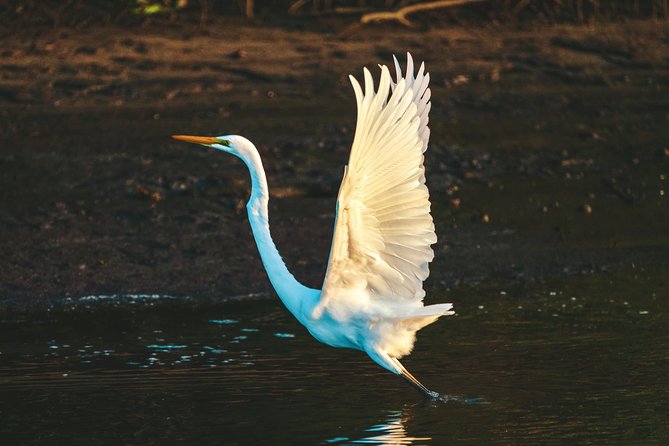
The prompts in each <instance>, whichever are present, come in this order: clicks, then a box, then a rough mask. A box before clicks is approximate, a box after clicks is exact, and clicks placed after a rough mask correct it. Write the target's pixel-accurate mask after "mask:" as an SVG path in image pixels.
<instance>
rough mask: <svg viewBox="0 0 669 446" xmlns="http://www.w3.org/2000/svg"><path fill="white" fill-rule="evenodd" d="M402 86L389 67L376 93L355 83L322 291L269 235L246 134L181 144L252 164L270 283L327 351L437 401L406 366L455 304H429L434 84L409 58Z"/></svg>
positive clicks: (257, 167)
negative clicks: (346, 355)
mask: <svg viewBox="0 0 669 446" xmlns="http://www.w3.org/2000/svg"><path fill="white" fill-rule="evenodd" d="M393 59H394V62H395V69H396V71H397V80H396V82H393V81H392V79H391V75H390V72H389V70H388V68H387V67H386V66H385V65H384V66H381V80H380V83H379V86H378V89H377V90H376V91H374V81H373V79H372V75H371V74H370V72H369V70H367V69H366V68H365V69H364V79H365V80H364V84H365V91H364V93H363V91H362V88H361V87H360V84H359V83H358V81H357V80H356V79H355V78H354V77H353V76H349V77H350V79H351V83H352V84H353V90H354V91H355V96H356V100H357V105H358V117H357V125H356V130H355V137H354V139H353V146H352V148H351V154H350V158H349V163H348V166H346V167H345V168H344V176H343V179H342V183H341V186H340V189H339V195H338V197H337V215H336V219H335V229H334V236H333V240H332V247H331V250H330V259H329V261H328V266H327V272H326V274H325V281H324V283H323V288H322V289H321V290H315V289H311V288H308V287H306V286H304V285H302V284H301V283H299V282H298V281H297V280H296V279H295V278H294V277H293V275H292V274H291V273H290V272H289V271H288V269H287V268H286V265H285V263H284V262H283V260H282V258H281V256H280V255H279V252H278V251H277V249H276V246H275V245H274V242H273V241H272V237H271V235H270V231H269V216H268V212H267V203H268V200H269V191H268V188H267V179H266V177H265V171H264V169H263V166H262V162H261V160H260V155H259V153H258V150H257V149H256V147H255V146H254V145H253V143H251V141H249V140H248V139H246V138H244V137H242V136H238V135H226V136H215V137H203V136H186V135H174V136H173V138H174V139H177V140H181V141H186V142H191V143H197V144H201V145H204V146H208V147H212V148H214V149H218V150H221V151H223V152H227V153H231V154H233V155H235V156H237V157H239V158H241V160H242V161H244V163H245V164H246V166H247V167H248V169H249V173H250V176H251V185H252V187H251V197H250V199H249V201H248V203H247V205H246V208H247V211H248V218H249V223H250V224H251V228H252V231H253V235H254V238H255V241H256V243H257V245H258V251H259V252H260V257H261V258H262V262H263V265H264V266H265V269H266V271H267V275H268V276H269V279H270V281H271V283H272V286H273V287H274V289H275V290H276V293H277V294H278V296H279V298H280V299H281V300H282V301H283V303H284V304H285V306H286V308H288V310H289V311H290V312H291V313H292V314H293V316H295V318H297V320H298V321H300V322H301V323H302V325H304V326H305V327H306V328H307V330H309V332H310V333H311V334H312V335H313V336H314V337H315V338H316V339H317V340H319V341H320V342H323V343H325V344H327V345H330V346H332V347H343V348H352V349H357V350H362V351H364V352H366V353H367V354H368V355H369V357H370V358H372V360H374V361H375V362H376V363H377V364H379V365H380V366H381V367H384V368H385V369H387V370H389V371H391V372H393V373H395V374H398V375H400V376H402V377H404V378H406V379H407V380H408V381H409V382H410V383H411V384H412V385H413V386H414V387H415V388H416V389H418V390H419V391H421V392H422V393H423V394H424V395H425V396H427V397H429V398H431V399H437V398H439V394H438V393H437V392H433V391H431V390H429V389H427V388H426V387H425V386H424V385H423V384H421V383H420V382H419V381H418V380H417V379H416V378H414V377H413V375H411V373H409V371H408V370H407V369H406V368H405V367H404V366H403V365H402V364H401V363H400V362H399V358H401V357H403V356H405V355H407V354H409V353H410V352H411V350H412V348H413V345H414V343H415V341H416V332H417V331H418V330H420V329H421V328H423V327H425V326H426V325H428V324H431V323H432V322H434V321H436V320H437V318H439V317H440V316H444V315H450V314H453V311H451V308H452V304H449V303H442V304H436V305H428V306H424V305H423V297H424V296H425V291H423V281H424V280H425V279H426V278H427V277H428V275H429V269H428V263H429V262H430V261H432V259H433V257H434V253H433V251H432V248H431V247H430V245H432V244H434V243H435V242H436V241H437V237H436V234H435V230H434V223H433V221H432V216H431V215H430V200H429V192H428V189H427V186H426V185H425V168H424V166H423V153H424V152H425V150H426V149H427V143H428V139H429V136H430V130H429V128H428V126H427V124H428V113H429V111H430V89H429V88H428V83H429V80H430V75H429V74H428V73H426V72H425V64H421V66H420V68H419V70H418V73H417V74H416V75H415V77H414V65H413V60H412V58H411V55H410V54H408V53H407V69H406V72H405V73H402V70H401V68H400V65H399V63H398V62H397V59H396V58H395V57H394V56H393Z"/></svg>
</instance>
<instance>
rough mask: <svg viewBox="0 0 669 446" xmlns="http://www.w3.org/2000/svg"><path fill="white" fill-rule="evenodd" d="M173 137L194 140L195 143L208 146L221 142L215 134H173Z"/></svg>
mask: <svg viewBox="0 0 669 446" xmlns="http://www.w3.org/2000/svg"><path fill="white" fill-rule="evenodd" d="M172 138H174V139H176V140H178V141H186V142H192V143H193V144H204V145H206V146H208V145H211V144H219V143H220V141H219V140H218V138H215V137H213V136H189V135H172Z"/></svg>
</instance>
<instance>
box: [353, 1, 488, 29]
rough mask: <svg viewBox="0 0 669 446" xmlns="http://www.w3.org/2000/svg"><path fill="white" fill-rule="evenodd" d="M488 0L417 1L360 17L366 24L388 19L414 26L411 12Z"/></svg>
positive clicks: (363, 23) (361, 22) (362, 22)
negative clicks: (409, 16)
mask: <svg viewBox="0 0 669 446" xmlns="http://www.w3.org/2000/svg"><path fill="white" fill-rule="evenodd" d="M486 1H488V0H436V1H432V2H428V3H417V4H415V5H410V6H405V7H403V8H400V9H398V10H397V11H380V12H370V13H368V14H364V15H363V16H362V17H360V24H361V25H365V24H367V23H370V22H383V21H387V20H394V21H397V22H400V23H401V24H402V25H404V26H409V27H411V26H413V23H412V22H411V21H410V20H409V19H407V16H408V15H410V14H415V13H417V12H421V11H429V10H432V9H438V8H450V7H453V6H459V5H464V4H467V3H483V2H486Z"/></svg>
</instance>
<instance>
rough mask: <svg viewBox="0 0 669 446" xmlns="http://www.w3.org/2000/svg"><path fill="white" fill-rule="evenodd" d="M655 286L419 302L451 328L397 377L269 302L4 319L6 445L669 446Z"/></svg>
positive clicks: (0, 403)
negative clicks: (413, 380)
mask: <svg viewBox="0 0 669 446" xmlns="http://www.w3.org/2000/svg"><path fill="white" fill-rule="evenodd" d="M668 291H669V286H668V284H667V278H666V275H664V274H663V272H662V271H657V272H653V271H647V270H641V269H633V268H628V269H624V270H618V271H615V272H608V273H597V274H591V275H584V276H574V277H568V278H563V279H560V280H557V279H556V280H554V281H552V282H550V281H549V282H544V281H540V282H532V283H526V284H522V285H519V284H517V283H495V284H485V285H477V286H466V287H460V288H454V289H451V290H439V289H434V290H432V291H429V290H428V299H429V300H430V302H437V301H452V302H454V304H455V305H456V310H457V314H456V315H455V316H452V317H449V318H443V319H442V320H440V321H439V322H437V323H435V324H433V325H432V326H429V327H428V328H426V329H424V330H422V331H421V332H420V333H419V338H418V342H417V344H416V349H415V351H414V353H413V354H412V355H411V356H410V357H408V358H405V360H404V361H403V362H404V364H405V365H406V366H407V368H408V369H409V370H410V371H412V373H413V374H414V375H415V376H416V377H418V378H419V379H420V380H421V381H423V382H424V383H425V384H426V385H427V386H428V387H430V388H433V389H434V390H436V391H438V392H440V393H442V394H444V395H448V396H449V397H450V398H448V401H447V402H431V401H426V400H424V399H423V397H422V396H421V395H420V394H419V393H417V392H416V391H415V390H414V389H412V388H411V387H410V386H408V385H407V384H406V383H405V382H404V381H403V380H402V379H400V378H398V377H396V376H393V375H391V374H390V373H388V372H386V371H385V370H382V369H381V368H380V367H378V366H376V365H375V364H374V363H372V362H371V360H369V359H368V358H366V357H365V356H364V355H363V354H362V353H359V352H355V351H350V350H337V349H332V348H329V347H326V346H324V345H321V344H319V343H318V342H316V341H315V340H314V339H312V338H311V337H310V336H309V334H308V333H307V332H306V330H305V329H303V328H302V327H301V326H300V325H299V324H298V323H297V322H296V321H295V320H293V318H292V317H291V316H290V315H289V314H288V313H287V311H286V310H285V309H284V308H283V307H282V305H281V303H280V302H279V301H278V299H275V298H273V297H272V296H258V297H257V298H250V299H246V300H244V301H238V302H231V303H230V302H228V303H225V302H222V301H216V300H207V301H203V300H201V299H188V298H172V297H170V296H150V295H148V296H136V295H133V296H87V297H82V298H79V299H73V300H72V299H71V300H62V301H56V302H52V304H51V305H49V306H48V307H39V308H33V309H25V308H23V309H20V310H19V309H12V308H11V307H7V308H5V309H4V310H3V313H2V321H1V322H0V394H1V398H0V414H1V417H2V423H0V433H1V436H0V438H3V439H4V440H3V441H2V443H3V444H142V445H147V444H168V443H178V442H181V443H183V444H329V443H332V444H351V443H354V444H357V443H362V444H440V445H441V444H450V443H458V444H490V443H501V444H554V443H560V444H576V443H578V444H662V443H664V444H666V443H665V442H666V441H667V440H668V439H669V427H668V426H669V386H667V372H668V371H669V334H668V333H667V329H666V328H667V326H669V316H668V315H667V311H666V302H664V301H663V300H664V297H666V295H667V292H668Z"/></svg>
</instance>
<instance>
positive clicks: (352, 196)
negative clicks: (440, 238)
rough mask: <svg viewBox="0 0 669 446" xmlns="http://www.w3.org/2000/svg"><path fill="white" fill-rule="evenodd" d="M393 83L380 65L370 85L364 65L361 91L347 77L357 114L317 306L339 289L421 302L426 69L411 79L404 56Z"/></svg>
mask: <svg viewBox="0 0 669 446" xmlns="http://www.w3.org/2000/svg"><path fill="white" fill-rule="evenodd" d="M394 61H395V68H396V71H397V82H396V83H393V82H392V80H391V77H390V73H389V71H388V68H387V67H386V66H381V80H380V83H379V87H378V90H377V91H376V92H375V91H374V81H373V80H372V76H371V74H370V73H369V71H368V70H367V69H365V70H364V77H365V91H364V93H363V91H362V89H361V87H360V84H359V83H358V81H357V80H356V79H355V78H354V77H352V76H350V79H351V83H352V84H353V89H354V90H355V96H356V99H357V103H358V119H357V125H356V130H355V137H354V140H353V147H352V148H351V155H350V158H349V164H348V166H347V167H346V169H345V171H344V178H343V180H342V184H341V187H340V189H339V196H338V198H337V217H336V222H335V232H334V238H333V241H332V248H331V251H330V260H329V263H328V269H327V273H326V276H325V282H324V284H323V290H322V294H321V302H320V307H321V308H323V307H324V306H327V305H328V304H329V302H331V301H333V300H335V299H337V295H338V294H340V293H341V292H342V291H345V290H350V291H353V292H355V291H356V290H361V289H365V290H367V292H368V293H367V294H368V295H369V296H370V298H372V299H383V300H388V301H402V302H403V303H410V302H415V303H416V304H417V305H422V304H421V301H422V299H423V297H424V295H425V292H424V291H423V281H424V280H425V279H426V278H427V277H428V275H429V269H428V263H429V262H430V261H431V260H432V258H433V257H434V253H433V251H432V249H431V248H430V245H432V244H433V243H435V242H436V241H437V236H436V234H435V232H434V223H433V221H432V216H431V215H430V200H429V193H428V190H427V186H426V185H425V168H424V166H423V153H424V152H425V150H426V149H427V143H428V139H429V136H430V130H429V128H428V126H427V123H428V112H429V110H430V89H429V88H428V83H429V80H430V76H429V74H427V73H425V66H424V64H421V66H420V69H419V70H418V74H417V75H416V77H415V78H414V67H413V60H412V58H411V55H410V54H407V70H406V73H405V74H403V73H402V71H401V68H400V66H399V63H398V62H397V59H396V58H394Z"/></svg>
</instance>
